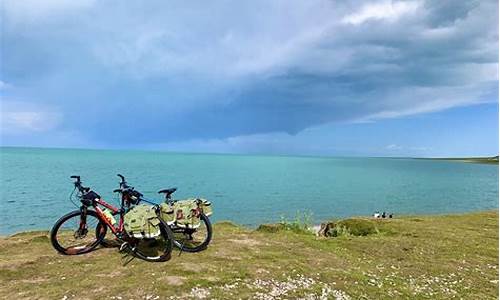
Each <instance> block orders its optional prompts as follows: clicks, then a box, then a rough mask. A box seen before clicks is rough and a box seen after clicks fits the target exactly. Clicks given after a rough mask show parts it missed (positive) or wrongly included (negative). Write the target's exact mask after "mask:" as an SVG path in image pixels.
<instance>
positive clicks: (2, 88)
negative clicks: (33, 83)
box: [0, 80, 11, 91]
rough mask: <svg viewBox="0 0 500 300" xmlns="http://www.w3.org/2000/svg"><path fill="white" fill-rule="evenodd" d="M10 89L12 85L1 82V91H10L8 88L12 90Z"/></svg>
mask: <svg viewBox="0 0 500 300" xmlns="http://www.w3.org/2000/svg"><path fill="white" fill-rule="evenodd" d="M10 87H11V85H10V84H8V83H7V82H5V81H1V80H0V91H3V90H6V89H8V88H10Z"/></svg>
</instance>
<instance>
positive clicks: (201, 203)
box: [196, 198, 212, 217]
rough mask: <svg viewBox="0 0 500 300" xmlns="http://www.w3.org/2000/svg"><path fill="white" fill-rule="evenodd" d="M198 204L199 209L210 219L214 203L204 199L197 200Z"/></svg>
mask: <svg viewBox="0 0 500 300" xmlns="http://www.w3.org/2000/svg"><path fill="white" fill-rule="evenodd" d="M196 203H198V207H199V208H200V210H201V212H202V213H204V214H205V216H207V217H209V216H211V215H212V203H210V201H208V200H207V199H203V198H197V199H196Z"/></svg>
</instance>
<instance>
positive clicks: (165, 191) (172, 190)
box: [158, 188, 177, 197]
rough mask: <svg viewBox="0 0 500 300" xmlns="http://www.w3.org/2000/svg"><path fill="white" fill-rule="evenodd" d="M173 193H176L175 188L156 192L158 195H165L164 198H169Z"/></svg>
mask: <svg viewBox="0 0 500 300" xmlns="http://www.w3.org/2000/svg"><path fill="white" fill-rule="evenodd" d="M175 191H177V188H170V189H164V190H161V191H158V194H166V195H165V196H167V197H168V196H170V195H172V194H173V193H174V192H175Z"/></svg>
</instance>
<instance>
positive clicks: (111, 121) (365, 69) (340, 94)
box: [0, 0, 499, 157]
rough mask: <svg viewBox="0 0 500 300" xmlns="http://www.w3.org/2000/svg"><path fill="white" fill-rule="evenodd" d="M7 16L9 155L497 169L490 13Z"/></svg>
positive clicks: (192, 5)
mask: <svg viewBox="0 0 500 300" xmlns="http://www.w3.org/2000/svg"><path fill="white" fill-rule="evenodd" d="M0 3H1V4H0V5H1V7H0V12H1V15H0V17H1V44H0V50H1V53H0V55H1V60H0V97H1V98H0V105H1V106H0V125H1V126H0V142H1V145H2V146H30V147H63V148H64V147H70V148H98V149H101V148H104V149H145V150H165V151H176V152H210V153H211V152H215V153H251V154H279V155H288V154H290V155H333V156H421V157H440V156H443V157H446V156H490V155H498V142H499V141H498V108H499V107H498V84H499V82H498V57H499V55H498V2H497V1H487V0H484V1H411V0H410V1H387V0H382V1H332V0H329V1H317V0H310V1H293V0H283V1H280V0H277V1H258V0H253V1H238V2H233V1H209V2H208V1H189V2H186V1H160V0H153V1H147V2H144V1H133V0H132V1H113V0H110V1H93V0H80V1H63V0H45V1H37V0H25V1H17V0H4V1H1V2H0Z"/></svg>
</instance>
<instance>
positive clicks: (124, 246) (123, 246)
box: [119, 242, 128, 252]
mask: <svg viewBox="0 0 500 300" xmlns="http://www.w3.org/2000/svg"><path fill="white" fill-rule="evenodd" d="M127 247H128V243H127V242H125V243H123V244H121V245H120V250H119V251H120V252H123V251H124V250H125V249H126V248H127Z"/></svg>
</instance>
